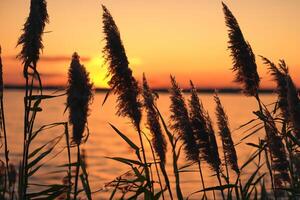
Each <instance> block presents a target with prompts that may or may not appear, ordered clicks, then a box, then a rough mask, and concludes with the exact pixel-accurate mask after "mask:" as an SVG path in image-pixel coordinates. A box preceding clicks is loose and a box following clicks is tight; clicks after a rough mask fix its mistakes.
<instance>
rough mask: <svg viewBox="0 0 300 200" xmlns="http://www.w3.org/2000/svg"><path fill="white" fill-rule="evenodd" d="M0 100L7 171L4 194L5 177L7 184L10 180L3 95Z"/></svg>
mask: <svg viewBox="0 0 300 200" xmlns="http://www.w3.org/2000/svg"><path fill="white" fill-rule="evenodd" d="M0 101H1V115H2V127H3V134H4V151H5V153H4V154H5V164H6V171H7V176H5V183H4V195H5V191H6V186H7V179H8V185H10V180H9V178H8V176H9V158H8V143H7V135H6V128H5V116H4V106H3V97H1V99H0Z"/></svg>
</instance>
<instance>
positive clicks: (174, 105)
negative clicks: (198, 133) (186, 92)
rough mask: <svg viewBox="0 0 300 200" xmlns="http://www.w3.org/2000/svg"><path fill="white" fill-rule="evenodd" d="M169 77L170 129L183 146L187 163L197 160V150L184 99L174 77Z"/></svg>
mask: <svg viewBox="0 0 300 200" xmlns="http://www.w3.org/2000/svg"><path fill="white" fill-rule="evenodd" d="M170 77H171V84H172V87H171V89H170V93H171V96H170V99H171V106H170V111H171V113H172V114H171V128H172V129H173V130H174V131H175V132H176V133H177V134H178V136H179V137H180V139H181V140H182V142H183V144H184V150H185V153H186V159H187V160H189V161H194V162H195V161H198V160H199V150H198V148H197V143H196V140H195V137H194V133H193V129H192V126H191V122H190V120H189V114H188V110H187V107H186V104H185V101H184V97H183V94H182V91H181V89H180V87H179V86H178V84H177V82H176V80H175V77H173V76H170Z"/></svg>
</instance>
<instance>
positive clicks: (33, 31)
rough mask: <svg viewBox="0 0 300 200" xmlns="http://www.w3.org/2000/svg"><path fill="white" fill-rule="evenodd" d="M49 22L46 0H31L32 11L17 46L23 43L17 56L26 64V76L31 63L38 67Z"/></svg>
mask: <svg viewBox="0 0 300 200" xmlns="http://www.w3.org/2000/svg"><path fill="white" fill-rule="evenodd" d="M48 22H49V17H48V13H47V3H46V0H31V4H30V13H29V16H28V18H27V20H26V22H25V24H24V28H23V31H24V32H23V34H22V35H21V36H20V38H19V40H18V43H17V46H18V45H22V50H21V52H20V53H19V55H18V56H17V57H18V58H19V59H21V60H22V62H23V64H24V76H25V77H26V76H27V69H28V67H29V65H30V64H32V67H33V68H36V63H37V61H38V60H39V57H40V52H41V50H42V49H43V48H44V46H43V43H42V35H43V32H44V28H45V25H46V23H48Z"/></svg>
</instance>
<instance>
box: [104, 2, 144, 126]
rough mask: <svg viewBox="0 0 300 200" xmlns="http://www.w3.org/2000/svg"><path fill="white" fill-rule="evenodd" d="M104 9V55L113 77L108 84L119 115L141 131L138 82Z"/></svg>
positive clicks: (110, 17) (111, 19)
mask: <svg viewBox="0 0 300 200" xmlns="http://www.w3.org/2000/svg"><path fill="white" fill-rule="evenodd" d="M102 9H103V24H104V25H103V32H104V35H105V41H106V44H105V46H104V49H103V54H104V58H105V61H106V63H107V64H108V66H109V69H108V71H109V74H108V75H110V76H111V79H110V81H109V82H108V84H109V86H110V87H111V88H112V89H113V91H114V93H115V94H117V95H118V98H117V104H118V105H117V108H118V111H117V115H119V116H123V117H125V116H126V117H129V118H130V119H131V121H132V123H133V124H134V126H135V128H136V129H137V130H138V131H139V129H140V121H141V117H142V115H141V102H140V101H139V92H140V91H139V87H138V82H137V81H136V80H135V78H134V77H133V76H132V71H131V69H130V68H129V66H128V65H129V62H128V59H127V56H126V52H125V48H124V46H123V43H122V40H121V36H120V32H119V29H118V27H117V25H116V24H115V22H114V20H113V18H112V16H111V14H110V12H109V11H108V9H107V8H106V7H105V6H103V5H102Z"/></svg>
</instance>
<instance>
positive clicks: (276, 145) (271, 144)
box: [265, 110, 290, 196]
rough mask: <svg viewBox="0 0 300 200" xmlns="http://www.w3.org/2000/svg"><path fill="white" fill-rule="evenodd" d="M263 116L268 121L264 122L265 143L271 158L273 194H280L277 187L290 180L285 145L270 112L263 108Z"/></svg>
mask: <svg viewBox="0 0 300 200" xmlns="http://www.w3.org/2000/svg"><path fill="white" fill-rule="evenodd" d="M265 116H266V117H267V120H268V123H266V134H267V145H268V150H269V153H270V158H271V167H272V170H273V173H274V174H273V176H274V187H275V193H276V194H275V195H276V196H281V194H280V191H279V190H278V188H282V187H284V185H286V183H288V182H290V176H289V162H288V160H287V155H286V152H285V146H284V144H283V142H282V139H281V137H280V136H279V135H278V132H279V131H278V130H277V127H276V124H275V122H274V119H273V118H272V116H271V114H270V113H269V112H268V111H267V110H265Z"/></svg>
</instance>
